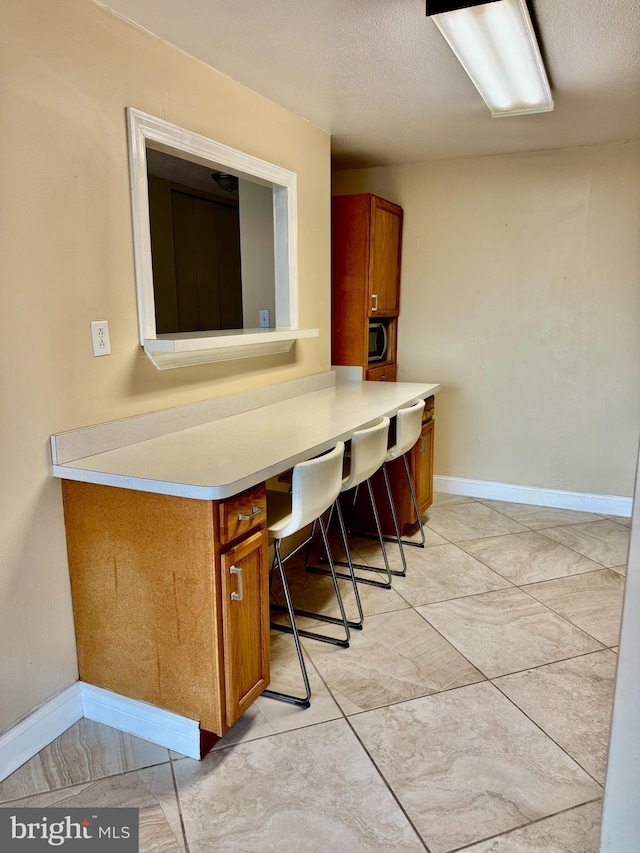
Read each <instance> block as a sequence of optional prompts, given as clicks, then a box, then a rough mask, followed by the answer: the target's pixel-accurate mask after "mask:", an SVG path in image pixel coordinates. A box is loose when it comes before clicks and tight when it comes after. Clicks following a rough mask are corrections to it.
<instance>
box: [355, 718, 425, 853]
mask: <svg viewBox="0 0 640 853" xmlns="http://www.w3.org/2000/svg"><path fill="white" fill-rule="evenodd" d="M345 719H346V722H347V725H348V726H349V728H350V730H351V731H352V733H353V735H354V737H355V738H356V740H357V741H358V743H359V744H360V746H361V747H362V749H363V751H364V754H365V755H366V756H367V758H368V759H369V761H370V762H371V764H372V766H373V767H374V768H375V771H376V773H377V774H378V776H379V777H380V779H381V780H382V782H383V783H384V785H385V787H386V788H387V790H388V791H389V793H390V794H391V796H392V797H393V799H394V800H395V802H396V804H397V806H398V808H399V809H400V811H401V812H402V814H403V815H404V816H405V818H406V819H407V822H408V824H409V826H410V827H411V828H412V829H413V831H414V832H415V834H416V836H417V837H418V840H419V841H420V842H421V844H422V845H423V846H424V849H425V850H426V851H427V853H431V850H430V848H429V846H428V844H427V842H426V841H425V840H424V838H423V836H422V833H421V832H419V831H418V829H417V827H416V825H415V824H414V822H413V820H412V819H411V817H410V816H409V815H408V813H407V811H406V809H405V808H404V806H403V805H402V803H401V802H400V800H399V798H398V796H397V794H396V793H395V791H394V790H393V788H392V787H391V785H390V784H389V782H388V781H387V779H386V777H385V775H384V773H383V772H382V770H381V769H380V767H379V766H378V764H377V762H376V761H375V759H374V758H373V756H372V755H371V753H370V752H369V750H368V749H367V747H366V746H365V745H364V743H363V742H362V740H361V739H360V736H359V735H358V732H357V731H356V730H355V729H354V727H353V725H352V724H351V721H350V720H349V718H348V717H346V718H345Z"/></svg>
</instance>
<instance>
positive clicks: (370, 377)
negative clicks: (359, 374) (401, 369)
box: [366, 364, 398, 382]
mask: <svg viewBox="0 0 640 853" xmlns="http://www.w3.org/2000/svg"><path fill="white" fill-rule="evenodd" d="M397 370H398V366H397V365H396V364H379V365H377V366H376V367H369V368H367V374H366V380H367V382H395V381H396V373H397Z"/></svg>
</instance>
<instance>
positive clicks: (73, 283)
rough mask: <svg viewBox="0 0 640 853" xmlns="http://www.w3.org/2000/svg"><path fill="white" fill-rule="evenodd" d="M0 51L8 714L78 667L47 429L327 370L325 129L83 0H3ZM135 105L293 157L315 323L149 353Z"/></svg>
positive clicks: (0, 378) (309, 308)
mask: <svg viewBox="0 0 640 853" xmlns="http://www.w3.org/2000/svg"><path fill="white" fill-rule="evenodd" d="M0 54H1V55H2V74H3V94H2V104H1V105H0V106H1V111H2V134H1V143H0V144H1V150H0V170H1V173H0V186H1V187H2V192H1V193H0V227H1V234H2V237H1V239H2V245H1V246H0V252H1V256H2V265H3V268H2V284H1V288H2V290H1V299H2V302H1V305H0V347H1V348H2V352H1V354H0V448H1V453H2V459H1V462H0V465H1V469H0V470H1V478H0V518H1V520H2V521H1V524H2V531H1V535H0V541H1V542H2V549H3V554H2V560H1V562H0V566H1V568H0V650H1V651H0V730H2V729H4V728H6V727H7V726H8V725H10V724H11V723H12V722H13V721H15V720H16V719H17V718H19V717H20V716H21V715H23V714H25V713H26V712H28V711H29V710H30V709H31V708H33V707H34V706H35V705H37V704H38V703H40V702H42V701H44V700H46V699H47V698H48V697H49V696H50V695H52V694H53V693H54V692H56V691H58V690H60V689H62V688H64V687H65V686H66V685H68V684H70V683H72V682H73V681H74V680H75V679H76V677H77V672H76V658H75V644H74V635H73V622H72V614H71V605H70V597H69V584H68V574H67V562H66V549H65V540H64V529H63V522H62V509H61V501H60V487H59V483H58V482H57V481H53V480H52V479H51V474H50V460H49V450H48V436H49V434H50V433H53V432H59V431H62V430H67V429H72V428H75V427H81V426H84V425H87V424H94V423H100V422H103V421H107V420H112V419H114V418H119V417H124V416H127V415H133V414H137V413H140V412H145V411H151V410H155V409H161V408H166V407H168V406H175V405H179V404H182V403H189V402H193V401H197V400H201V399H206V398H210V397H214V396H217V395H221V394H228V393H232V392H234V391H238V390H244V389H250V388H255V387H258V386H262V385H266V384H270V383H273V382H278V381H281V380H286V379H292V378H294V377H298V376H303V375H306V374H311V373H316V372H319V371H323V370H326V369H328V367H329V362H330V342H329V324H330V296H329V292H330V288H329V277H330V261H329V257H330V253H329V239H330V238H329V222H330V209H329V186H330V183H329V182H330V172H329V137H328V136H327V135H326V134H324V133H323V132H321V131H319V130H317V129H316V128H314V127H313V126H312V125H311V124H309V123H308V122H306V121H303V120H301V119H299V118H297V117H296V116H294V115H292V114H291V113H289V112H287V111H286V110H284V109H282V108H280V107H279V106H277V105H276V104H274V103H273V102H271V101H268V100H266V99H265V98H262V97H260V96H258V95H256V94H255V93H253V92H251V91H249V90H247V89H246V88H244V87H242V86H240V85H238V84H236V83H234V82H233V81H232V80H230V79H229V78H228V77H225V76H224V75H222V74H219V73H217V72H216V71H214V70H212V69H211V68H208V67H207V66H205V65H204V64H202V63H200V62H198V61H196V60H194V59H192V58H191V57H189V56H187V55H185V54H183V53H181V52H180V51H178V50H175V49H174V48H172V47H170V46H168V45H167V44H165V43H163V42H161V41H160V40H159V39H156V38H154V37H152V36H150V35H149V34H148V33H146V32H144V31H143V30H141V29H138V28H136V27H134V26H132V25H130V24H129V23H127V22H125V21H123V20H121V19H119V18H117V17H116V16H114V15H113V14H111V13H109V12H107V11H106V10H104V9H102V8H101V7H99V6H97V5H94V4H93V3H91V2H89V0H56V2H53V3H52V2H51V0H3V3H2V8H1V11H0ZM127 105H130V106H134V107H137V108H138V109H141V110H144V111H145V112H148V113H152V114H154V115H157V116H160V117H162V118H165V119H168V120H169V121H171V122H175V123H176V124H178V125H182V126H184V127H187V128H189V129H191V130H194V131H197V132H199V133H203V134H206V135H207V136H210V137H212V138H214V139H215V140H218V141H220V142H223V143H226V144H227V145H230V146H232V147H234V148H239V149H242V150H244V151H247V152H249V153H250V154H253V155H255V156H258V157H261V158H263V159H265V160H269V161H271V162H274V163H277V164H278V165H280V166H283V167H284V168H286V169H290V170H292V171H294V172H297V174H298V210H299V220H298V222H299V235H300V238H299V273H300V324H301V325H302V326H307V327H316V328H318V327H319V328H320V338H318V339H311V340H307V341H301V342H298V343H297V344H296V346H295V351H294V352H293V353H291V354H283V355H278V356H271V357H267V358H262V359H255V360H241V361H234V362H230V363H227V364H224V363H221V364H216V365H203V366H200V367H193V368H182V369H177V370H168V371H164V372H158V371H156V370H155V368H154V367H153V366H152V364H151V362H150V361H149V360H148V359H147V358H146V357H145V356H144V355H141V353H140V350H139V347H138V339H137V321H136V304H135V284H134V270H133V252H132V239H131V216H130V206H129V176H128V167H127V143H126V130H125V112H124V110H125V106H127ZM105 318H106V319H107V320H108V321H109V327H110V332H111V346H112V352H113V354H112V355H111V356H110V357H108V358H99V359H94V358H93V357H92V355H91V348H90V335H89V321H90V320H95V319H105Z"/></svg>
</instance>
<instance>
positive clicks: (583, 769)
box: [490, 673, 604, 805]
mask: <svg viewBox="0 0 640 853" xmlns="http://www.w3.org/2000/svg"><path fill="white" fill-rule="evenodd" d="M509 674H510V675H511V674H514V673H509ZM496 677H497V678H501V677H502V676H496ZM490 683H491V684H493V686H494V687H495V688H496V690H499V691H500V693H501V694H502V696H504V697H505V699H508V700H509V702H510V703H511V704H512V705H513V707H514V708H516V709H517V710H518V711H520V713H521V714H524V716H525V717H526V718H527V719H528V720H529V721H530V722H531V723H533V725H534V726H535V727H536V728H537V729H538V730H539V731H540V732H542V734H543V735H544V736H545V737H547V738H549V740H550V741H552V742H553V743H555V745H556V746H557V747H558V749H559V750H561V751H562V752H563V753H564V754H565V755H566V756H567V758H569V759H570V760H571V761H573V763H574V764H575V765H577V766H578V767H579V768H580V769H581V770H582V771H583V772H584V773H586V774H587V776H588V777H589V778H590V779H592V780H593V781H594V782H595V783H596V785H598V786H599V787H600V789H601V791H602V790H603V789H604V784H603V783H602V782H600V781H598V779H596V778H595V776H594V775H593V773H591V771H590V770H587V769H586V767H583V766H582V764H580V762H579V761H578V759H577V758H575V757H574V756H573V755H571V753H570V752H569V751H568V750H566V749H565V748H564V747H563V746H562V745H561V744H559V743H558V741H557V740H556V739H555V738H554V737H553V736H552V735H550V734H549V732H546V731H545V730H544V729H543V728H542V726H541V725H540V724H539V723H537V722H536V721H535V720H534V719H533V717H530V716H529V714H528V713H527V712H526V711H525V710H524V708H521V707H520V706H519V705H518V704H517V702H516V701H515V700H514V699H512V698H511V697H510V696H509V695H508V694H507V693H505V692H504V690H502V688H501V687H500V685H499V684H495V683H494V682H493V681H491V682H490ZM578 805H581V803H578Z"/></svg>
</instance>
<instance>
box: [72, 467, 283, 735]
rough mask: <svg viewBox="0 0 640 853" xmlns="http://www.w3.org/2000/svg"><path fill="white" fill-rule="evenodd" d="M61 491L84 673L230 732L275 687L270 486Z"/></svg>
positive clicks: (78, 487)
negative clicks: (225, 495)
mask: <svg viewBox="0 0 640 853" xmlns="http://www.w3.org/2000/svg"><path fill="white" fill-rule="evenodd" d="M62 489H63V499H64V512H65V525H66V531H67V548H68V553H69V567H70V574H71V590H72V599H73V610H74V617H75V626H76V639H77V647H78V662H79V669H80V678H81V679H82V680H83V681H85V682H87V683H89V684H95V685H97V686H98V687H103V688H105V689H107V690H113V691H114V692H115V693H119V694H121V695H124V696H128V697H130V698H132V699H138V700H141V701H144V702H149V703H151V704H152V705H156V706H158V707H160V708H165V709H167V710H169V711H174V712H175V713H177V714H181V715H183V716H185V717H189V718H190V719H193V720H197V721H199V722H200V726H201V729H203V730H206V731H208V732H213V733H215V734H217V735H222V734H224V733H225V732H226V731H227V729H228V728H229V727H230V726H232V725H233V723H234V722H235V721H236V720H237V719H238V717H240V715H241V714H242V713H244V711H245V710H246V709H247V707H248V706H249V705H250V704H251V703H252V702H253V701H254V699H255V698H256V697H257V696H258V695H259V694H260V693H261V692H262V691H263V690H264V689H265V688H266V687H267V685H268V683H269V589H268V586H269V584H268V565H267V531H266V524H265V520H266V518H265V517H266V491H265V487H264V485H260V486H257V487H255V488H254V489H251V490H249V491H247V492H243V493H242V494H240V495H237V496H235V497H233V498H231V499H229V500H227V501H201V500H192V499H188V498H179V497H174V496H171V495H158V494H151V493H148V492H138V491H131V490H129V489H120V488H114V487H110V486H99V485H94V484H90V483H80V482H75V481H71V480H64V481H63V483H62Z"/></svg>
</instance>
